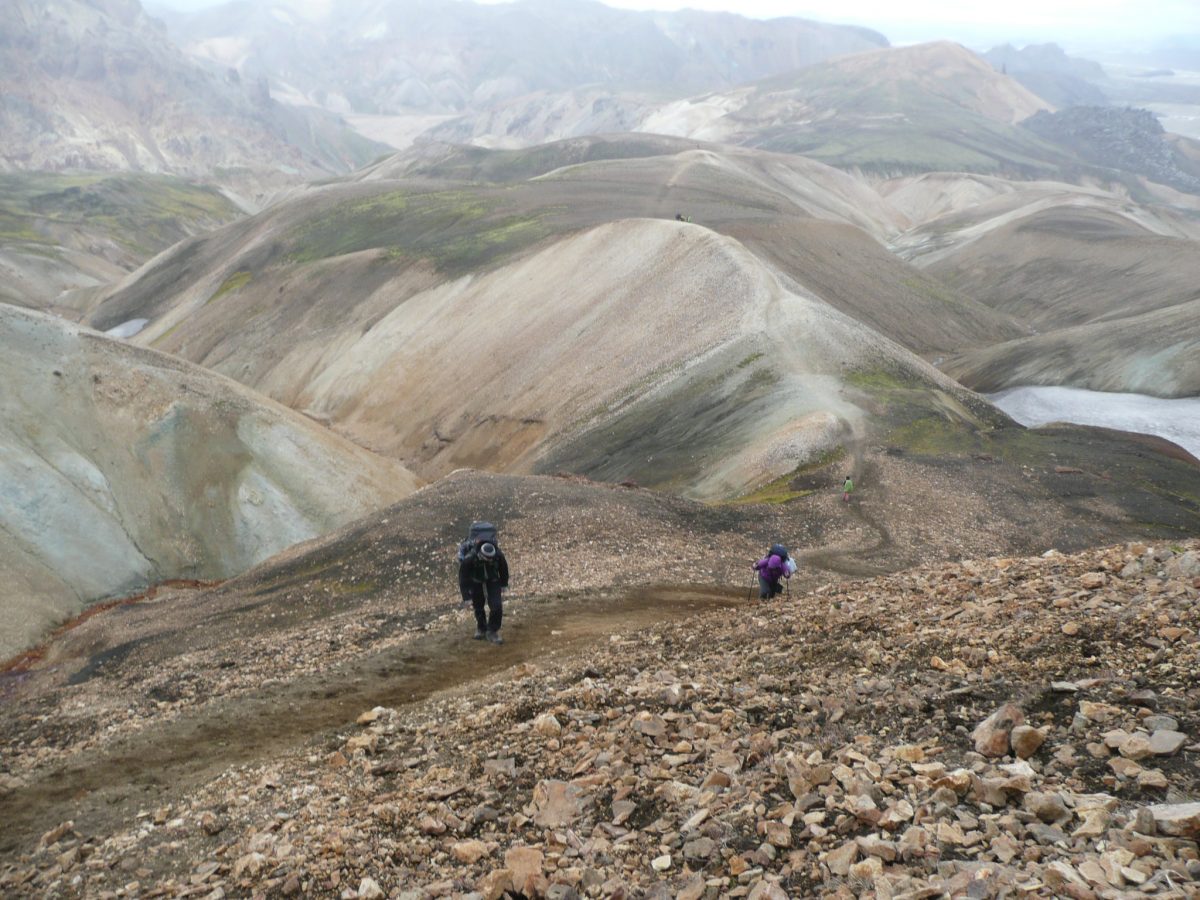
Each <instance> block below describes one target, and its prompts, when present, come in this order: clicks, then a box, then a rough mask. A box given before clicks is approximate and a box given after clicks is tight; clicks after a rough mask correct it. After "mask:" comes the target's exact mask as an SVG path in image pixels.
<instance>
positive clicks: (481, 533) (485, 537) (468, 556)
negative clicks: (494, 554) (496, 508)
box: [458, 522, 500, 562]
mask: <svg viewBox="0 0 1200 900" xmlns="http://www.w3.org/2000/svg"><path fill="white" fill-rule="evenodd" d="M484 544H491V545H492V546H493V547H495V548H496V550H497V551H498V550H499V549H500V540H499V538H498V537H497V531H496V526H495V525H493V524H492V523H491V522H472V523H471V527H470V528H469V529H468V530H467V539H466V540H465V541H463V542H462V543H461V544H459V545H458V561H459V562H476V561H478V560H479V559H480V556H479V548H480V547H482V546H483V545H484Z"/></svg>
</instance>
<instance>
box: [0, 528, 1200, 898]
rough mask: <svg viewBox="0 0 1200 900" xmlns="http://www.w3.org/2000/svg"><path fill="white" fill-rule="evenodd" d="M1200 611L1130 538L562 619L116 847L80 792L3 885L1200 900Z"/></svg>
mask: <svg viewBox="0 0 1200 900" xmlns="http://www.w3.org/2000/svg"><path fill="white" fill-rule="evenodd" d="M1198 597H1200V542H1196V541H1191V542H1186V543H1181V544H1175V545H1167V544H1153V545H1139V544H1128V545H1120V546H1115V547H1111V548H1108V549H1100V550H1093V551H1085V552H1082V553H1080V554H1078V555H1072V556H1068V555H1062V554H1059V553H1057V552H1053V551H1051V552H1047V553H1046V554H1044V555H1041V556H1035V557H1030V558H991V559H979V560H974V561H966V562H959V563H942V564H934V565H928V566H924V567H921V568H916V569H911V570H908V571H905V572H900V573H897V574H892V575H885V576H880V577H877V578H873V579H870V580H863V581H856V582H830V583H826V584H824V585H821V586H817V587H814V588H813V589H812V590H811V591H808V592H806V593H804V594H799V593H797V594H794V595H793V596H792V597H791V598H790V599H783V600H780V601H776V602H771V603H762V604H759V603H757V602H753V603H750V604H746V603H744V602H742V601H737V602H736V606H737V608H736V609H735V610H734V611H731V610H730V609H729V608H724V609H711V610H710V611H707V612H705V611H703V610H702V609H701V608H696V609H695V610H694V611H693V612H692V613H690V614H687V615H684V616H682V617H680V616H676V617H673V620H672V621H668V622H666V623H662V624H657V625H650V626H649V627H637V625H638V623H636V622H633V623H632V624H633V625H634V626H635V630H632V631H623V630H621V628H620V627H619V623H610V627H611V629H612V633H611V636H609V637H606V638H604V639H603V640H601V639H594V640H588V641H584V642H582V643H575V644H572V642H571V640H570V639H569V638H570V636H569V635H566V636H564V635H565V631H555V630H554V629H551V631H550V632H549V633H548V634H545V635H543V636H542V637H543V639H545V640H546V641H547V642H548V643H549V644H553V642H554V641H555V640H559V641H561V642H562V644H563V646H562V647H561V648H560V652H548V653H547V654H546V655H544V656H541V657H539V658H538V660H537V661H530V660H522V661H516V660H517V658H516V657H513V661H514V664H513V665H511V666H510V667H509V668H507V669H502V670H496V671H493V672H491V673H490V677H489V678H487V679H486V683H481V682H480V681H479V680H478V679H468V680H466V681H465V682H463V683H461V684H458V685H456V686H451V687H450V688H449V689H448V690H442V691H439V692H436V693H434V694H432V695H430V696H428V698H426V699H423V700H420V701H419V702H416V703H412V702H404V701H405V698H403V697H399V696H397V697H393V698H392V699H393V701H394V702H391V703H389V704H387V705H380V706H375V707H371V708H367V707H366V706H365V705H364V706H363V708H361V709H357V710H356V711H355V714H357V716H358V721H357V724H353V720H354V715H353V714H351V715H346V716H345V717H344V718H343V720H342V724H341V725H340V726H336V727H332V728H329V729H326V730H323V731H321V732H319V733H316V734H313V735H312V736H311V738H310V739H309V740H307V741H306V742H301V743H300V744H298V745H296V746H294V747H293V748H291V749H287V750H281V751H280V752H278V753H272V754H270V755H266V756H263V757H261V758H259V759H256V760H254V761H252V762H247V763H244V764H238V765H232V766H227V767H225V768H223V769H221V770H220V771H219V773H218V774H216V775H215V776H214V777H213V778H211V779H210V780H207V781H206V782H204V783H202V784H199V785H197V786H195V787H191V788H189V789H187V790H181V791H173V790H171V788H170V786H169V785H168V786H161V785H160V786H159V789H158V790H156V791H154V792H149V793H147V795H146V797H145V802H144V804H143V808H141V809H139V810H138V811H137V812H136V813H133V814H131V815H130V816H128V817H127V818H126V820H124V821H120V822H114V823H110V824H109V825H107V826H106V827H104V828H102V829H100V830H97V831H91V830H88V829H87V828H85V827H83V826H79V827H76V824H75V823H74V822H73V821H72V820H71V818H70V816H69V815H66V813H69V811H70V805H69V803H64V804H62V805H60V806H59V807H58V809H59V811H61V812H63V813H64V815H63V817H62V821H61V824H59V825H58V826H57V827H54V828H51V829H50V830H49V831H47V832H45V833H44V834H43V835H42V837H41V838H40V840H38V839H36V838H35V839H32V840H30V841H28V842H27V844H26V845H25V846H22V847H21V848H20V849H19V850H18V851H17V852H14V853H13V854H12V855H11V856H9V858H8V861H7V864H6V865H5V866H4V867H3V869H0V890H2V891H3V892H4V893H5V894H7V895H13V896H51V897H54V896H82V895H86V896H130V897H132V896H197V897H200V896H203V897H214V898H215V897H223V896H304V895H309V896H337V897H343V898H346V900H351V898H377V897H384V896H390V897H407V898H414V900H415V898H425V897H437V896H446V897H464V898H465V897H472V898H474V897H490V898H500V897H503V896H504V895H505V894H506V893H507V894H508V896H510V897H513V898H516V897H572V896H589V897H620V896H627V897H641V896H646V897H677V898H678V897H685V898H686V897H692V898H701V897H714V898H715V897H740V896H749V897H754V898H775V897H789V896H790V897H800V896H818V895H821V896H844V897H849V896H875V897H900V896H906V897H939V896H956V897H957V896H963V897H992V896H1025V895H1029V896H1070V897H1125V896H1141V895H1153V896H1162V897H1192V896H1200V856H1198V853H1197V839H1198V838H1200V687H1198V685H1197V673H1198V672H1200V634H1198V632H1200V610H1198V608H1197V598H1198ZM614 600H615V598H614ZM727 606H728V604H727ZM631 608H632V607H631ZM464 626H465V614H462V615H461V618H460V619H453V617H451V620H448V621H446V622H444V623H442V624H441V625H439V624H438V623H436V622H435V623H432V625H431V631H430V634H435V633H437V632H438V630H439V629H440V628H445V629H449V630H451V631H453V632H455V634H456V635H459V636H460V635H461V632H462V631H463V630H464ZM516 634H517V632H514V633H513V639H512V640H510V643H509V644H508V645H506V646H505V647H504V648H500V650H499V652H502V653H504V652H515V651H514V650H513V645H514V644H516V643H517V641H516V639H515V638H516ZM593 637H595V636H593ZM459 641H460V643H459V646H460V648H461V646H462V641H461V637H459ZM467 643H469V642H467ZM476 648H478V650H479V653H475V652H474V651H475V650H476ZM491 649H496V648H484V647H482V646H480V645H472V646H471V647H470V648H468V649H467V650H462V651H460V653H461V660H465V661H466V662H467V663H468V664H469V665H475V664H477V663H478V661H479V660H480V659H482V658H484V657H483V656H482V655H481V654H483V653H484V651H486V650H491ZM547 649H548V650H549V648H547ZM460 665H461V663H460ZM61 714H63V711H62V710H58V711H56V712H55V713H53V714H52V715H61ZM269 714H270V716H271V717H272V719H271V720H272V721H273V722H274V723H275V725H276V727H277V728H279V729H281V730H285V729H286V728H287V722H288V718H289V715H290V714H291V710H289V708H287V707H285V706H280V707H278V708H275V709H273V710H269ZM51 718H52V716H51ZM46 724H47V726H49V725H50V724H52V723H51V722H49V721H48V722H47V723H46ZM9 749H10V750H11V749H12V745H11V744H10V745H9ZM7 755H8V754H7V753H6V757H7ZM6 762H7V759H6ZM13 777H14V776H9V778H10V779H12V778H13ZM9 787H10V788H13V787H14V786H13V785H12V784H11V783H10V784H9ZM16 791H17V793H18V794H19V787H18V788H16ZM10 796H11V793H10Z"/></svg>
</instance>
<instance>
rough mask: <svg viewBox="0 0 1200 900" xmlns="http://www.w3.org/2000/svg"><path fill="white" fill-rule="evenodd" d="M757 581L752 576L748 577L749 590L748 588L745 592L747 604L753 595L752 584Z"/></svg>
mask: <svg viewBox="0 0 1200 900" xmlns="http://www.w3.org/2000/svg"><path fill="white" fill-rule="evenodd" d="M757 580H758V578H757V577H756V576H754V575H751V576H750V588H749V590H747V591H746V602H747V603H749V602H750V597H751V596H752V595H753V594H754V582H755V581H757Z"/></svg>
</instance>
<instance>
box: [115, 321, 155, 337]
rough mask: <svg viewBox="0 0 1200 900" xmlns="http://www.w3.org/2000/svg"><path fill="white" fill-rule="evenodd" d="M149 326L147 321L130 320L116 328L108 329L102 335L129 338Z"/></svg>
mask: <svg viewBox="0 0 1200 900" xmlns="http://www.w3.org/2000/svg"><path fill="white" fill-rule="evenodd" d="M149 324H150V320H149V319H130V320H129V321H128V322H122V323H121V324H120V325H118V326H117V327H116V328H110V329H108V331H106V332H104V333H105V334H107V335H108V336H109V337H115V338H131V337H133V336H134V335H135V334H137V333H138V332H139V331H141V330H142V329H143V328H145V327H146V326H147V325H149Z"/></svg>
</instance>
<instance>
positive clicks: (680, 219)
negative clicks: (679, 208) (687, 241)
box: [675, 213, 692, 222]
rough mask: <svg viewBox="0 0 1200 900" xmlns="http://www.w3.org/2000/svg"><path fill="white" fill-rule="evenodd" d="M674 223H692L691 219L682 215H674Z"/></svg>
mask: <svg viewBox="0 0 1200 900" xmlns="http://www.w3.org/2000/svg"><path fill="white" fill-rule="evenodd" d="M675 221H676V222H690V221H692V217H691V216H685V215H684V214H683V213H675Z"/></svg>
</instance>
